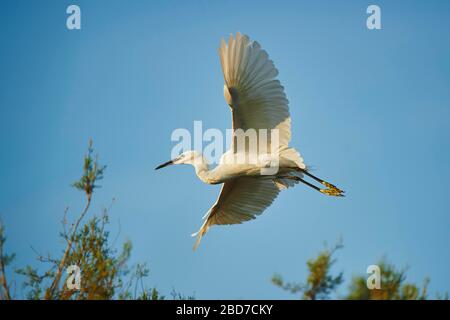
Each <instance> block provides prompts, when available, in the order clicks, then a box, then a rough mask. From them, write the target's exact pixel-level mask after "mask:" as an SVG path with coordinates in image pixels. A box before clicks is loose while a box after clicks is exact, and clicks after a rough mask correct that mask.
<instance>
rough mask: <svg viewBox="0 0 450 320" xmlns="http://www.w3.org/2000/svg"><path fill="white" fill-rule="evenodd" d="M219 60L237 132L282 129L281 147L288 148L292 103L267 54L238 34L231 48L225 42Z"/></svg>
mask: <svg viewBox="0 0 450 320" xmlns="http://www.w3.org/2000/svg"><path fill="white" fill-rule="evenodd" d="M219 56H220V62H221V65H222V71H223V76H224V80H225V88H224V95H225V100H226V101H227V103H228V104H229V105H230V107H231V110H232V113H233V117H232V119H233V129H234V130H235V129H243V130H244V131H246V130H248V129H250V128H253V129H255V130H260V129H267V130H268V133H270V130H271V129H278V130H279V138H280V141H279V144H280V146H283V145H285V146H287V145H288V144H289V141H290V138H291V128H290V114H289V107H288V103H289V101H288V99H287V97H286V94H285V93H284V88H283V86H282V85H281V83H280V81H278V80H277V79H276V77H277V76H278V70H277V69H276V67H275V65H274V64H273V62H272V60H270V59H269V56H268V54H267V52H266V51H265V50H263V49H262V48H261V46H260V45H259V43H258V42H256V41H250V39H249V37H247V36H245V35H241V34H240V33H239V32H238V33H237V34H236V37H233V35H230V38H229V40H228V44H227V43H226V42H225V40H223V39H222V42H221V46H220V48H219ZM233 140H234V139H233ZM269 143H270V137H269Z"/></svg>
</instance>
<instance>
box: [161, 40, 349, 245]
mask: <svg viewBox="0 0 450 320" xmlns="http://www.w3.org/2000/svg"><path fill="white" fill-rule="evenodd" d="M219 56H220V62H221V65H222V71H223V76H224V80H225V85H224V96H225V101H226V102H227V104H228V105H229V106H230V108H231V113H232V127H233V132H234V134H233V140H232V141H233V142H232V145H231V148H230V150H228V151H227V152H226V153H225V154H224V155H223V156H222V158H221V161H220V163H219V165H218V166H217V167H216V168H214V169H212V170H210V169H209V166H208V164H207V161H206V159H204V157H203V155H202V154H201V153H198V152H196V151H187V152H184V153H183V154H181V155H180V156H179V157H177V158H176V159H173V160H171V161H169V162H166V163H164V164H162V165H160V166H158V167H157V169H159V168H162V167H165V166H167V165H169V164H191V165H193V166H194V167H195V171H196V174H197V176H198V177H199V178H200V179H201V180H202V181H204V182H205V183H209V184H218V183H223V186H222V189H221V192H220V195H219V198H218V199H217V201H216V203H215V204H214V205H213V206H212V207H211V209H209V211H208V212H207V213H206V215H205V216H204V219H205V221H204V223H203V225H202V226H201V228H200V229H199V231H198V232H196V233H195V234H193V236H197V241H196V243H195V245H194V250H195V249H196V248H197V246H198V245H199V243H200V241H201V239H202V237H203V236H204V235H205V233H206V232H207V231H208V229H209V227H211V226H213V225H223V224H238V223H242V222H244V221H248V220H251V219H254V218H255V217H256V216H257V215H259V214H261V213H262V212H263V211H264V210H265V209H266V208H267V207H269V206H270V205H271V204H272V202H273V201H274V200H275V198H276V197H277V195H278V193H279V192H280V190H282V189H286V188H288V187H291V186H293V185H294V184H296V183H298V182H303V183H305V184H306V185H308V186H310V187H312V188H314V189H316V190H318V191H320V192H322V193H324V194H327V195H332V196H342V195H343V194H342V193H343V191H342V190H340V189H338V188H337V187H335V186H334V185H332V184H330V183H328V182H325V181H323V180H321V179H319V178H317V177H315V176H313V175H312V174H310V173H309V172H308V171H307V169H306V166H305V164H304V162H303V158H302V157H301V156H300V154H299V153H298V152H297V151H296V150H295V149H293V148H290V147H289V146H288V144H289V141H290V140H291V119H290V114H289V107H288V100H287V98H286V94H285V93H284V88H283V86H281V84H280V82H279V81H278V80H277V79H276V77H277V75H278V70H277V69H276V68H275V66H274V64H273V62H272V60H270V59H269V56H268V54H267V52H266V51H264V50H263V49H262V48H261V46H260V45H259V43H258V42H256V41H250V39H249V38H248V37H247V36H245V35H241V34H240V33H239V32H238V33H237V34H236V37H233V35H230V38H229V40H228V44H227V43H226V42H225V40H223V39H222V43H221V46H220V48H219ZM239 129H242V130H239ZM249 129H251V130H255V131H256V133H257V135H256V137H257V139H258V140H259V137H260V133H267V135H266V136H267V141H265V142H266V143H265V144H264V145H266V149H265V152H262V151H261V150H260V149H258V150H257V151H256V154H252V152H253V151H252V150H250V149H249V148H248V146H247V145H245V148H244V149H238V148H237V147H238V145H239V143H238V139H239V138H238V134H237V133H238V132H240V131H243V132H245V131H247V130H249ZM273 129H275V130H276V131H277V135H275V134H272V131H271V130H273ZM275 139H276V141H275ZM258 143H261V144H260V145H262V142H261V141H258ZM275 146H276V148H275ZM268 150H272V152H270V151H268ZM273 150H274V151H273ZM267 151H268V152H267ZM240 155H241V156H244V158H245V156H247V157H249V156H250V155H254V156H255V157H256V159H257V161H253V162H252V161H245V162H242V161H240V162H239V161H236V158H237V157H238V156H240ZM273 161H276V162H277V167H278V170H277V171H276V172H275V173H273V174H262V172H263V171H262V170H264V168H268V167H270V164H272V163H273ZM304 175H307V176H309V177H311V178H312V179H314V180H316V181H318V182H319V183H321V184H323V185H325V186H326V187H327V188H326V189H320V188H319V187H317V186H315V185H313V184H311V183H309V182H307V181H305V180H304V179H303V177H304Z"/></svg>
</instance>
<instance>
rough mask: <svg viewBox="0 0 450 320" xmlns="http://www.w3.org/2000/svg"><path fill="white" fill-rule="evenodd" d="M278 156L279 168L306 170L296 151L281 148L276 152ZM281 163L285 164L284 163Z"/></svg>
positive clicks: (285, 147)
mask: <svg viewBox="0 0 450 320" xmlns="http://www.w3.org/2000/svg"><path fill="white" fill-rule="evenodd" d="M278 156H279V158H280V164H281V166H285V167H298V168H299V169H303V170H305V169H306V165H305V163H304V162H303V158H302V157H301V156H300V153H298V151H297V150H295V149H294V148H289V147H288V146H281V147H280V149H279V150H278ZM283 162H287V163H284V165H283Z"/></svg>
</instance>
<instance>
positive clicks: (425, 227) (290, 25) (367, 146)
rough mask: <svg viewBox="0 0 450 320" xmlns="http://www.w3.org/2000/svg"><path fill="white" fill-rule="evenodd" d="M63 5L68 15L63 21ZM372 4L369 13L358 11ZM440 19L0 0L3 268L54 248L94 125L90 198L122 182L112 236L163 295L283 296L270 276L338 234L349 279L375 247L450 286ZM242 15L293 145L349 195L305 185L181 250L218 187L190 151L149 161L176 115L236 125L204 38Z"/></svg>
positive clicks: (289, 275) (76, 202)
mask: <svg viewBox="0 0 450 320" xmlns="http://www.w3.org/2000/svg"><path fill="white" fill-rule="evenodd" d="M72 3H74V4H77V5H79V6H80V7H81V12H82V29H81V30H79V31H69V30H67V29H66V17H67V14H66V13H65V11H66V8H67V6H68V5H69V4H72ZM370 4H378V5H379V6H380V7H381V13H382V30H375V31H371V30H368V29H367V28H366V18H367V14H366V8H367V6H368V5H370ZM449 30H450V3H449V2H448V1H376V2H372V1H371V2H369V1H225V0H220V1H206V0H204V1H164V2H162V1H161V2H158V3H157V2H154V1H136V0H135V1H127V2H126V3H125V2H124V1H92V0H91V1H81V0H80V1H71V2H69V1H58V2H56V1H7V2H6V1H4V2H3V3H2V10H1V12H0V39H2V45H1V50H0V149H1V157H0V168H1V169H0V170H1V171H0V172H1V176H2V179H1V180H0V217H1V218H2V219H3V221H4V223H5V224H6V227H7V234H8V245H7V250H8V251H10V252H16V253H17V258H16V260H15V262H14V264H13V266H23V265H24V264H27V263H32V264H34V263H35V262H36V260H35V253H34V252H33V250H32V249H31V246H32V247H33V248H35V249H36V250H37V251H40V252H42V253H47V252H51V253H57V252H59V250H61V248H62V245H63V243H62V242H61V240H60V239H59V238H58V231H59V230H60V221H61V219H62V216H63V212H64V208H65V207H66V206H69V208H70V216H71V217H75V216H76V215H77V212H79V211H80V209H81V207H82V205H83V201H82V195H81V194H80V193H78V192H77V191H75V190H74V189H73V188H71V187H70V183H71V182H73V181H74V180H76V179H77V178H78V177H79V176H80V173H81V172H80V168H81V162H82V156H83V154H84V153H85V150H86V146H87V142H88V139H89V138H92V139H93V140H94V146H95V148H96V150H97V151H98V153H99V154H100V160H101V161H102V162H103V163H105V164H107V165H108V168H107V171H106V173H105V179H104V181H103V183H102V184H103V188H101V189H99V190H98V192H97V194H96V195H95V198H94V203H93V211H92V212H91V214H93V213H100V211H101V208H103V207H105V206H108V205H109V204H110V202H111V199H112V198H115V199H116V200H115V203H114V205H113V207H112V210H111V213H110V214H111V232H112V234H113V235H117V234H119V239H120V240H124V239H130V240H131V241H132V242H133V244H134V248H133V256H132V261H133V262H138V261H141V262H147V263H148V264H149V266H150V278H149V279H148V284H149V285H155V286H157V287H158V288H159V289H160V290H161V291H163V292H164V293H166V294H167V293H169V292H170V290H171V289H172V288H173V287H174V288H176V289H177V290H178V291H181V292H182V293H184V294H192V293H194V294H195V296H196V297H197V298H200V299H201V298H204V299H214V298H219V299H222V298H230V299H233V298H264V299H266V298H267V299H269V298H274V299H283V298H295V296H292V295H290V294H288V293H285V292H283V291H282V290H280V289H278V288H276V287H275V286H273V285H272V284H271V283H270V278H271V276H272V275H273V274H274V273H280V274H282V275H283V276H284V277H285V278H286V279H288V280H299V281H300V280H304V279H305V277H306V272H307V270H306V264H305V263H306V260H307V259H308V258H311V257H313V256H315V255H316V254H317V253H318V251H320V250H321V249H322V248H323V242H324V241H327V242H328V243H334V242H335V241H336V240H337V239H338V238H339V237H342V238H343V239H344V244H345V248H344V249H343V250H341V251H340V252H339V253H338V254H337V258H338V262H337V264H336V265H335V267H334V271H335V272H338V271H340V270H343V271H344V276H345V279H346V284H348V282H349V280H350V279H351V277H352V275H354V274H364V273H365V271H366V268H367V266H368V265H370V264H374V263H376V262H377V261H378V259H379V258H380V257H382V256H384V255H386V256H387V257H388V258H389V260H390V261H392V262H393V263H395V264H396V265H398V266H410V269H409V271H408V280H411V281H414V282H418V283H421V282H422V280H423V278H424V277H426V276H429V277H430V278H431V283H430V292H431V293H433V294H434V292H436V291H441V292H442V291H445V290H449V289H450V277H449V275H448V270H449V267H448V266H449V264H450V251H449V250H448V247H449V244H450V239H449V228H450V215H449V212H450V210H449V202H448V198H449V196H448V190H449V188H448V181H449V180H450V169H449V163H450V139H449V138H450V105H449V104H450V90H449V88H450V60H449V58H448V57H449V56H450V44H449V42H448V33H449ZM236 31H241V32H242V33H245V34H248V35H249V36H250V37H251V38H252V39H256V40H258V41H259V42H260V43H261V45H262V46H263V48H265V49H266V50H267V51H268V53H269V55H270V57H271V58H272V59H273V60H274V62H275V64H276V66H277V68H278V69H279V71H280V76H279V79H280V81H281V82H282V84H283V85H284V87H285V89H286V93H287V96H288V98H289V100H290V110H291V116H292V136H293V139H292V146H294V147H296V148H298V149H299V150H300V152H301V154H302V156H303V157H304V158H305V161H306V162H307V164H309V165H312V166H314V167H315V169H316V170H315V173H316V174H317V175H318V176H320V177H323V178H325V179H328V180H330V181H331V182H333V183H336V184H337V185H338V186H342V188H344V189H345V190H346V191H347V194H348V196H347V197H346V198H344V199H335V198H330V197H325V196H322V195H321V194H319V193H317V192H314V191H313V190H311V189H307V188H306V187H304V186H301V185H299V186H297V187H296V188H293V189H290V190H287V191H284V192H283V193H282V194H281V195H280V196H279V197H278V199H277V200H276V201H275V203H274V204H273V205H272V206H271V207H270V208H269V209H268V210H267V211H266V212H265V213H264V214H263V215H262V216H260V217H259V218H258V219H256V220H254V221H251V222H248V223H245V224H242V225H238V226H226V227H213V228H212V229H210V232H208V234H207V235H206V236H205V238H204V239H203V241H202V244H201V246H200V248H199V250H198V251H197V252H195V253H194V252H192V245H193V241H194V239H193V238H191V237H190V234H191V233H192V232H194V231H196V230H197V229H198V228H199V226H200V225H201V223H202V220H201V217H202V216H203V215H204V213H205V212H206V211H207V210H208V209H209V207H210V206H211V205H212V204H213V202H214V201H215V200H216V197H217V194H218V193H219V188H220V187H219V186H208V185H204V184H202V183H201V182H200V181H199V180H197V178H196V177H195V175H194V174H193V170H192V168H190V167H187V166H181V167H172V168H167V169H165V170H164V171H154V170H153V168H154V167H155V166H156V165H157V164H159V163H161V162H163V161H166V160H168V158H169V157H170V151H171V149H172V147H173V146H174V144H175V143H174V142H172V141H171V140H170V135H171V133H172V131H173V130H174V129H176V128H187V129H189V130H192V128H193V122H194V120H202V121H203V127H204V128H205V129H206V128H219V129H221V130H225V129H227V128H229V127H230V125H231V124H230V114H229V108H228V107H227V105H226V104H225V102H224V99H223V78H222V74H221V70H220V63H219V59H218V55H217V48H218V46H219V43H220V39H221V38H222V37H227V36H228V35H229V34H230V33H231V32H236ZM17 281H18V282H20V278H17ZM344 291H345V290H340V292H341V293H342V292H344ZM18 293H19V294H20V288H18Z"/></svg>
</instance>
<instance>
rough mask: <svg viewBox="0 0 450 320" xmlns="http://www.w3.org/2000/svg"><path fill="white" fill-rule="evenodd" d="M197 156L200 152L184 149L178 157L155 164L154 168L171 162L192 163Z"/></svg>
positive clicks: (168, 164)
mask: <svg viewBox="0 0 450 320" xmlns="http://www.w3.org/2000/svg"><path fill="white" fill-rule="evenodd" d="M199 156H200V154H199V153H197V152H195V151H186V152H183V153H182V154H180V155H179V156H178V157H176V158H174V159H172V160H170V161H167V162H164V163H163V164H161V165H159V166H157V167H156V168H155V170H158V169H161V168H164V167H167V166H170V165H172V164H193V163H194V162H195V161H196V159H197V158H198V157H199Z"/></svg>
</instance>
